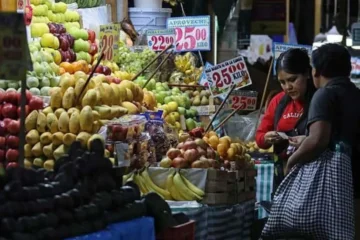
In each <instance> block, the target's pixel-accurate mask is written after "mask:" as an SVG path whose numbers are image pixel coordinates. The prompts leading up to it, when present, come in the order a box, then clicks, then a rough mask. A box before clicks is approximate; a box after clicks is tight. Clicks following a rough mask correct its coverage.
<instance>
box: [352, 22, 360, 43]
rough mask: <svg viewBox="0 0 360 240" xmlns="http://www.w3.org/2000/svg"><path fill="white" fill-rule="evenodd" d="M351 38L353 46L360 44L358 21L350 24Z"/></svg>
mask: <svg viewBox="0 0 360 240" xmlns="http://www.w3.org/2000/svg"><path fill="white" fill-rule="evenodd" d="M351 38H352V45H353V46H360V22H356V23H353V24H352V25H351Z"/></svg>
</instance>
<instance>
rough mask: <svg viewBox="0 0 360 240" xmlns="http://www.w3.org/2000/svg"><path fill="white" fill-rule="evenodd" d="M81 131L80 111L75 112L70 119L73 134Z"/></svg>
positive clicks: (70, 129) (70, 128)
mask: <svg viewBox="0 0 360 240" xmlns="http://www.w3.org/2000/svg"><path fill="white" fill-rule="evenodd" d="M79 131H80V113H79V112H73V114H71V116H70V120H69V132H70V133H73V134H78V132H79Z"/></svg>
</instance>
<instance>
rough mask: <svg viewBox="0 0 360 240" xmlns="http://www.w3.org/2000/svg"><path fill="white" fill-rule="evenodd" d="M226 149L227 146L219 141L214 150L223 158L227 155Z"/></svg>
mask: <svg viewBox="0 0 360 240" xmlns="http://www.w3.org/2000/svg"><path fill="white" fill-rule="evenodd" d="M227 150H228V149H227V147H226V146H225V145H224V144H221V143H220V144H219V145H217V147H216V151H217V152H218V153H219V155H220V156H221V157H223V158H224V157H226V156H227Z"/></svg>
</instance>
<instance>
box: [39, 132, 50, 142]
mask: <svg viewBox="0 0 360 240" xmlns="http://www.w3.org/2000/svg"><path fill="white" fill-rule="evenodd" d="M51 142H52V134H51V133H49V132H44V133H43V134H41V135H40V143H41V144H42V145H47V144H50V143H51Z"/></svg>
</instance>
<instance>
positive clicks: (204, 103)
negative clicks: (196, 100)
mask: <svg viewBox="0 0 360 240" xmlns="http://www.w3.org/2000/svg"><path fill="white" fill-rule="evenodd" d="M200 105H202V106H205V105H209V99H208V98H207V97H206V96H203V97H202V98H201V102H200Z"/></svg>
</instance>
